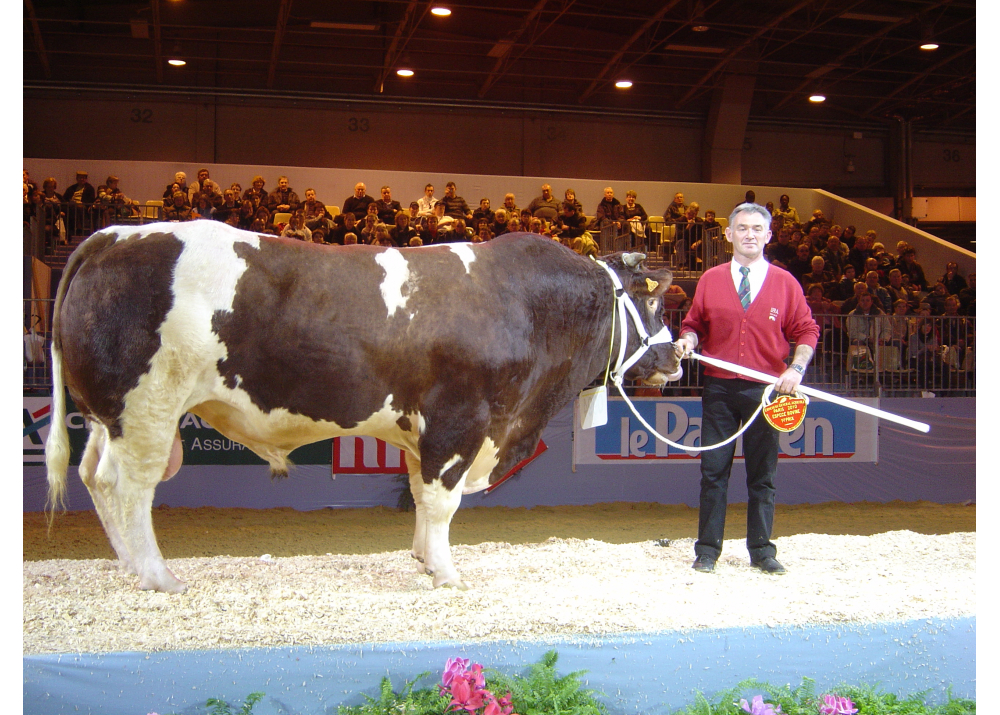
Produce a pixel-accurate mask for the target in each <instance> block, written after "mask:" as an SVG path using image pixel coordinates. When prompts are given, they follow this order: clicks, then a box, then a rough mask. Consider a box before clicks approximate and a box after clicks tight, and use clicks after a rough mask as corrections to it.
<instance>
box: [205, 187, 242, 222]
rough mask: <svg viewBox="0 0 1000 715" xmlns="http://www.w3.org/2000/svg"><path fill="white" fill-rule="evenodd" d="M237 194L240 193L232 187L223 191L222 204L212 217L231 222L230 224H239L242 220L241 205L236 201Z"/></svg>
mask: <svg viewBox="0 0 1000 715" xmlns="http://www.w3.org/2000/svg"><path fill="white" fill-rule="evenodd" d="M237 196H238V194H236V193H235V192H234V191H233V190H232V189H226V190H225V191H223V192H222V206H220V207H219V208H217V209H215V213H213V214H212V218H214V219H215V220H216V221H221V222H222V223H225V224H229V225H230V226H238V225H239V222H240V210H241V207H240V206H239V205H237V203H236V197H237Z"/></svg>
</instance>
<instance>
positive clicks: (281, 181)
mask: <svg viewBox="0 0 1000 715" xmlns="http://www.w3.org/2000/svg"><path fill="white" fill-rule="evenodd" d="M278 188H279V189H281V190H282V191H284V190H285V189H287V188H288V179H286V178H285V177H284V176H282V177H281V178H280V179H278Z"/></svg>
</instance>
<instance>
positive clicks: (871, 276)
mask: <svg viewBox="0 0 1000 715" xmlns="http://www.w3.org/2000/svg"><path fill="white" fill-rule="evenodd" d="M865 283H866V284H867V285H868V288H869V290H874V289H875V288H878V272H876V271H868V272H867V273H865Z"/></svg>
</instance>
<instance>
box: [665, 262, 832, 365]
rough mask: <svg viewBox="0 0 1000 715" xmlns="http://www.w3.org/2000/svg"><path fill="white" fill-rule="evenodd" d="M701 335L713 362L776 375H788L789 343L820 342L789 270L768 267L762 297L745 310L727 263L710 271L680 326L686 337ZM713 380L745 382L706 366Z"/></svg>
mask: <svg viewBox="0 0 1000 715" xmlns="http://www.w3.org/2000/svg"><path fill="white" fill-rule="evenodd" d="M688 331H690V332H692V333H695V334H696V335H697V336H698V343H699V348H700V350H701V352H702V353H703V354H704V355H707V356H708V357H714V358H717V359H719V360H726V361H727V362H731V363H735V364H736V365H742V366H744V367H749V368H752V369H754V370H759V371H761V372H766V373H769V374H771V375H780V374H781V373H782V372H784V371H785V369H786V367H787V366H786V365H785V359H786V358H787V357H788V355H789V350H790V345H789V343H795V344H796V345H808V346H809V347H811V348H812V349H813V350H815V349H816V343H817V341H818V340H819V326H817V325H816V321H815V320H813V317H812V312H811V311H810V310H809V304H808V303H807V302H806V297H805V295H803V293H802V286H801V285H799V283H798V281H796V280H795V278H794V277H792V274H791V273H789V272H788V271H785V270H782V269H780V268H777V267H776V266H768V270H767V275H766V276H765V277H764V283H763V285H761V288H760V292H759V293H758V294H757V295H756V296H754V299H753V302H752V303H751V304H750V307H749V308H748V309H747V310H746V311H744V310H743V306H742V305H741V304H740V299H739V296H738V295H737V294H736V286H735V285H734V284H733V276H732V271H731V269H730V265H729V264H728V263H724V264H722V265H721V266H716V267H715V268H710V269H709V270H707V271H705V273H704V274H703V275H702V277H701V280H699V281H698V285H697V287H696V288H695V291H694V300H693V302H692V305H691V310H689V311H688V314H687V316H686V317H685V318H684V322H683V323H682V324H681V331H680V332H681V335H683V334H684V333H685V332H688ZM705 374H706V375H711V376H713V377H722V378H727V379H728V378H734V377H742V376H740V375H736V374H735V373H732V372H729V371H728V370H722V369H720V368H717V367H714V366H712V365H708V364H707V363H706V364H705Z"/></svg>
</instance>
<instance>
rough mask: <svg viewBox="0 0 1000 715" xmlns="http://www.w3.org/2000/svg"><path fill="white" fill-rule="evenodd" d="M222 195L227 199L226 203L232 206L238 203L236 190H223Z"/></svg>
mask: <svg viewBox="0 0 1000 715" xmlns="http://www.w3.org/2000/svg"><path fill="white" fill-rule="evenodd" d="M222 197H223V198H224V199H225V200H226V205H228V206H232V205H233V204H234V203H236V192H235V191H233V190H232V189H226V190H225V191H223V192H222Z"/></svg>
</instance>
